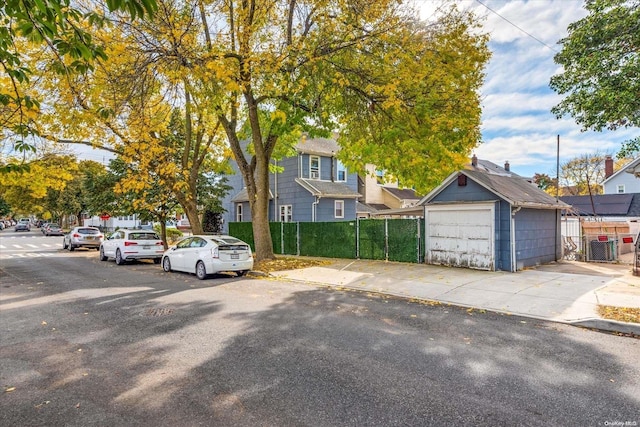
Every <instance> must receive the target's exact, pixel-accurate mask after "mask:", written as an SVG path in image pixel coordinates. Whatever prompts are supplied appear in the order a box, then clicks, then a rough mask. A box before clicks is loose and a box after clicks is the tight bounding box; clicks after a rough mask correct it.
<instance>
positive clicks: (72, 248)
mask: <svg viewBox="0 0 640 427" xmlns="http://www.w3.org/2000/svg"><path fill="white" fill-rule="evenodd" d="M74 249H75V248H74V247H73V243H71V242H69V252H73V250H74Z"/></svg>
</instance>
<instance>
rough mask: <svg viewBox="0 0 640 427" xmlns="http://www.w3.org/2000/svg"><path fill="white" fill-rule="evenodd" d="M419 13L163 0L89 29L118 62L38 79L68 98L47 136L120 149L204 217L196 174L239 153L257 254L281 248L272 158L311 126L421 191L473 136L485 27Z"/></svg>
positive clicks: (347, 154) (215, 169)
mask: <svg viewBox="0 0 640 427" xmlns="http://www.w3.org/2000/svg"><path fill="white" fill-rule="evenodd" d="M415 16H416V14H415V13H414V12H413V11H411V10H409V9H408V8H406V7H405V6H403V5H402V4H400V3H399V2H397V1H395V0H373V1H370V2H353V1H351V0H349V1H347V0H338V1H335V2H329V3H327V2H324V1H321V0H311V1H307V2H304V3H303V2H297V1H295V0H289V1H284V0H279V1H274V0H249V1H245V2H238V3H235V2H215V3H207V2H204V1H200V0H191V1H186V2H174V1H171V0H163V1H161V2H160V8H159V9H158V11H157V13H156V14H155V15H154V21H153V23H147V22H143V21H136V22H133V23H129V22H120V21H114V22H113V25H112V27H109V28H105V29H103V30H102V31H101V32H100V33H99V34H96V35H95V36H96V37H100V38H101V39H103V40H104V41H105V44H107V45H108V50H107V55H108V56H109V58H110V61H109V62H104V63H101V66H100V67H96V69H95V70H93V71H91V72H87V73H86V74H85V75H83V76H82V77H81V78H80V77H78V78H75V79H73V80H72V79H69V78H66V79H55V78H49V79H48V80H47V81H46V82H43V85H44V84H46V85H48V87H46V88H45V89H46V90H47V91H48V92H49V93H51V94H56V95H57V96H58V99H57V100H56V102H55V103H54V102H52V107H53V108H59V109H61V111H59V112H58V113H56V114H54V115H53V116H55V117H57V118H58V120H57V122H56V120H52V121H51V122H49V125H48V129H46V130H43V131H42V132H41V133H42V134H45V133H46V134H48V135H49V136H50V137H51V139H54V140H55V139H60V138H61V137H62V135H63V134H64V135H72V138H70V139H74V140H79V141H80V140H86V139H87V138H90V137H91V138H93V139H94V141H95V140H99V141H103V142H106V143H107V145H110V146H112V147H114V148H116V149H117V150H118V151H119V152H120V153H122V158H123V160H125V161H126V162H127V163H132V164H135V165H136V167H137V168H139V170H140V171H141V173H143V172H145V171H150V172H152V173H155V174H157V176H158V178H159V181H158V185H160V186H162V187H164V188H168V189H169V190H170V191H172V192H173V194H174V195H175V196H176V198H177V199H178V200H179V201H180V204H181V206H182V207H183V208H184V210H185V213H186V214H187V216H188V218H189V220H190V222H191V224H192V226H194V225H195V226H196V227H198V226H199V224H200V221H199V219H198V212H199V200H198V198H197V197H196V195H197V191H196V190H194V189H195V188H197V187H198V182H197V181H198V176H201V175H200V174H202V173H204V174H205V175H206V174H212V173H213V174H219V173H220V172H224V170H225V165H224V163H223V162H222V160H224V159H225V158H227V157H233V159H234V160H235V162H236V163H237V164H238V168H239V170H240V173H241V175H242V177H243V179H244V182H245V185H246V187H247V191H248V195H249V201H250V207H251V212H252V220H253V221H252V222H253V231H254V238H255V242H256V247H255V250H256V258H257V259H258V260H262V259H268V258H272V257H273V247H272V242H271V234H270V230H269V224H268V206H269V198H268V194H269V169H270V165H271V164H272V162H271V159H272V158H273V157H276V158H277V157H278V156H281V155H284V154H285V153H288V152H290V151H291V150H293V148H294V147H295V145H296V144H297V143H298V142H299V140H300V137H301V135H302V134H303V132H307V133H308V134H310V135H311V136H314V135H324V136H327V135H329V134H330V133H331V132H333V131H338V132H339V134H340V138H339V143H340V144H341V146H342V147H343V150H342V156H343V160H344V161H345V163H347V164H348V165H350V166H351V167H352V168H355V169H364V165H365V164H367V163H375V164H378V165H381V167H384V168H385V169H386V170H387V172H388V173H390V174H392V175H394V176H395V177H397V178H399V179H401V180H402V181H403V182H404V183H407V184H415V185H416V187H424V188H425V189H426V188H427V187H429V188H430V187H432V186H433V185H434V184H435V183H436V182H438V181H439V180H440V179H441V178H442V177H443V176H446V175H447V174H449V173H450V172H451V171H452V170H455V169H456V168H458V167H460V166H462V164H463V163H464V162H465V161H466V158H467V156H468V153H469V151H470V150H471V149H472V148H473V147H474V146H475V145H476V144H477V142H478V141H479V139H480V132H479V123H480V107H479V105H480V102H479V98H478V92H477V91H478V89H479V87H480V85H481V83H482V78H483V68H484V65H485V63H486V61H487V60H488V58H489V51H488V49H487V47H486V43H487V38H486V36H485V35H483V34H480V33H479V32H478V31H477V28H476V26H477V23H476V21H475V18H474V17H473V16H471V15H468V14H464V13H460V12H457V11H456V10H455V9H452V10H450V11H449V12H448V13H447V14H445V15H443V16H442V18H441V19H440V20H439V21H438V22H434V23H431V24H426V23H423V22H420V21H418V20H417V18H416V17H415ZM107 41H108V43H107ZM53 108H52V110H53ZM176 110H178V111H179V117H180V123H181V125H180V126H177V127H175V126H174V127H172V126H170V123H171V122H173V123H176V117H175V111H176ZM62 118H63V119H62ZM61 121H64V122H63V123H61ZM78 122H81V123H85V124H86V125H85V126H82V127H80V126H77V125H76V123H78ZM47 130H48V131H49V132H46V131H47ZM158 159H161V160H162V161H161V162H159V160H158ZM131 185H132V186H144V181H143V180H138V182H137V183H136V182H133V181H132V182H131ZM200 231H201V230H199V229H194V232H200Z"/></svg>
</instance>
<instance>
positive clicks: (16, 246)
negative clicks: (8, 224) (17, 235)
mask: <svg viewBox="0 0 640 427" xmlns="http://www.w3.org/2000/svg"><path fill="white" fill-rule="evenodd" d="M13 247H14V248H18V249H22V246H20V245H13Z"/></svg>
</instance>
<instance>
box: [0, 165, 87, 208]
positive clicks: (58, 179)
mask: <svg viewBox="0 0 640 427" xmlns="http://www.w3.org/2000/svg"><path fill="white" fill-rule="evenodd" d="M27 165H28V170H24V171H23V170H12V171H9V172H6V173H4V174H3V175H2V187H1V188H0V196H2V197H3V198H4V199H5V200H6V201H7V203H9V204H10V205H11V207H12V208H13V210H14V211H15V212H20V213H24V214H28V213H31V214H37V215H40V214H42V213H44V212H45V211H46V210H47V206H46V202H47V195H48V194H49V193H50V192H51V191H63V190H64V189H65V188H66V186H67V185H68V183H70V182H71V181H72V180H73V179H74V177H75V176H76V173H77V170H78V164H77V160H76V158H75V157H74V156H70V155H57V154H45V155H42V156H40V157H39V158H35V159H33V160H31V161H29V162H28V163H27Z"/></svg>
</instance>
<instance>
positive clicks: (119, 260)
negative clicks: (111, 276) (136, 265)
mask: <svg viewBox="0 0 640 427" xmlns="http://www.w3.org/2000/svg"><path fill="white" fill-rule="evenodd" d="M116 264H118V265H122V264H124V258H122V254H121V253H120V249H117V250H116Z"/></svg>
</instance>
